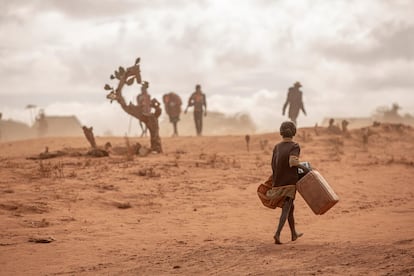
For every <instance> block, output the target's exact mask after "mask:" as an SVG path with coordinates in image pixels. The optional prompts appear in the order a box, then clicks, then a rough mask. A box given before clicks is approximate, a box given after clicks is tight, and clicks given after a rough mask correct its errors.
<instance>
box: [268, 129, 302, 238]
mask: <svg viewBox="0 0 414 276" xmlns="http://www.w3.org/2000/svg"><path fill="white" fill-rule="evenodd" d="M295 134H296V126H295V124H294V123H293V122H283V123H282V125H281V126H280V135H281V136H282V137H283V140H282V142H280V143H278V144H277V145H276V146H275V147H274V149H273V156H272V171H273V175H272V187H273V188H272V189H271V190H269V191H268V192H267V196H268V197H269V198H271V199H272V200H274V201H275V202H278V205H277V206H278V207H281V208H282V213H281V215H280V219H279V225H278V227H277V229H276V233H275V235H274V240H275V243H276V244H281V241H280V233H281V231H282V228H283V226H284V225H285V222H286V220H288V222H289V227H290V231H291V234H292V241H295V240H296V239H297V238H299V237H300V236H302V233H298V232H297V231H296V228H295V218H294V216H293V211H294V208H295V206H294V204H293V201H294V199H295V195H296V182H297V181H298V180H299V175H298V167H300V168H302V169H303V170H304V171H309V170H308V169H307V168H306V167H305V166H303V165H301V164H300V162H299V154H300V146H299V144H298V143H296V142H294V141H293V140H292V139H293V136H295Z"/></svg>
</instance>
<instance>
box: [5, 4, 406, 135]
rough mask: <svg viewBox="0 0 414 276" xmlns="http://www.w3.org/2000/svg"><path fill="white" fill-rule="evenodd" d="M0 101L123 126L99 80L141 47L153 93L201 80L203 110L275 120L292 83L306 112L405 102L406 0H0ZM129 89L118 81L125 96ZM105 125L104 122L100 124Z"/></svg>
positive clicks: (18, 112) (312, 115)
mask: <svg viewBox="0 0 414 276" xmlns="http://www.w3.org/2000/svg"><path fill="white" fill-rule="evenodd" d="M1 6H2V9H1V11H0V30H1V32H0V57H1V58H0V80H1V83H2V87H1V89H0V112H3V118H4V119H8V118H13V119H17V120H21V121H25V122H27V123H29V122H30V115H29V113H28V111H27V110H24V107H25V106H26V105H27V104H35V105H37V106H38V107H39V108H44V109H45V111H46V113H47V114H52V115H74V113H76V115H77V116H78V118H79V120H80V121H81V122H82V123H83V124H87V125H94V126H95V130H96V132H97V133H98V134H102V133H104V132H105V131H107V130H111V131H112V132H113V133H114V134H118V135H121V134H122V135H123V134H124V133H125V132H126V130H127V128H128V119H129V117H128V115H126V114H124V113H123V112H122V111H120V109H119V107H118V106H116V105H110V104H109V103H108V102H107V101H106V100H105V98H104V91H103V90H102V88H103V85H104V83H105V82H106V80H107V79H108V77H109V74H110V73H111V72H112V71H113V69H114V68H116V67H117V66H119V65H125V64H128V63H129V62H130V61H131V60H132V59H133V58H135V57H137V56H140V57H141V58H142V66H141V70H142V75H143V76H142V77H143V79H144V80H147V81H149V82H150V88H149V92H150V94H151V95H152V96H154V97H157V98H158V99H159V100H160V99H161V96H162V94H164V93H167V92H169V91H175V92H177V93H178V94H180V95H181V96H182V98H183V100H185V101H186V100H187V99H188V96H189V95H190V93H191V92H192V91H194V85H195V84H196V83H201V84H202V85H203V90H204V91H205V93H207V96H208V98H207V100H208V105H209V109H210V110H215V111H219V112H224V113H227V114H229V113H236V112H243V113H248V114H250V115H251V116H252V118H253V120H254V122H255V123H256V124H257V128H258V130H259V131H265V130H267V131H269V130H272V131H273V130H275V128H276V127H277V126H276V125H277V124H275V122H278V121H280V120H281V119H282V115H281V108H282V105H283V102H284V100H285V97H286V92H287V89H288V87H290V86H291V85H292V84H293V82H295V81H300V82H301V83H302V84H303V89H302V90H303V91H304V102H305V106H306V107H307V110H308V116H307V117H304V116H302V117H300V118H299V124H300V125H313V124H315V123H316V122H321V120H322V119H323V117H325V116H336V117H338V116H339V117H344V116H349V115H350V114H352V115H353V116H358V117H365V116H369V115H371V114H372V112H373V111H374V110H375V109H376V108H377V107H378V106H390V104H391V103H394V102H397V103H399V104H400V105H401V107H402V110H401V112H402V113H407V112H409V113H412V112H413V110H414V94H413V93H412V91H413V87H414V80H413V78H412V72H414V60H413V59H414V53H413V52H414V50H413V49H414V35H413V34H414V19H413V18H414V17H413V16H412V11H413V10H414V3H413V2H412V1H403V0H397V1H373V0H372V1H264V0H262V1H207V0H200V1H191V2H189V1H150V2H148V1H99V2H91V1H90V2H85V1H70V2H67V1H48V0H44V1H36V0H35V1H1ZM138 92H139V91H138V88H137V87H133V88H130V90H129V91H128V92H126V97H127V98H129V100H135V95H136V94H137V93H138ZM108 128H110V129H108Z"/></svg>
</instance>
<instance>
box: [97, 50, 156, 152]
mask: <svg viewBox="0 0 414 276" xmlns="http://www.w3.org/2000/svg"><path fill="white" fill-rule="evenodd" d="M139 62H140V58H137V59H136V60H135V63H134V65H133V66H131V67H128V68H127V69H125V68H124V67H122V66H120V67H119V68H118V70H115V72H114V74H112V75H111V76H110V79H111V80H113V79H117V80H118V85H117V87H116V88H113V87H111V86H110V85H109V84H105V87H104V89H105V90H107V91H110V92H109V94H108V95H107V96H106V98H107V99H109V100H110V101H111V103H112V101H117V102H118V103H119V104H120V105H121V107H122V109H123V110H124V111H125V112H126V113H128V114H129V115H131V116H133V117H135V118H137V119H138V120H140V121H141V122H143V123H144V124H145V125H146V126H147V128H148V129H149V132H150V137H151V150H152V151H155V152H158V153H161V152H162V146H161V138H160V135H159V126H158V118H159V117H160V115H161V107H160V103H159V102H158V101H157V100H156V99H155V98H154V99H152V101H151V107H152V108H153V109H154V112H151V113H149V114H147V113H143V112H142V109H141V107H140V106H138V105H135V104H133V103H131V102H129V104H127V103H126V102H125V99H124V97H123V96H122V88H123V87H124V85H125V84H126V85H128V86H130V85H132V84H134V81H135V82H136V83H137V84H141V83H142V80H141V70H140V67H139ZM145 85H148V83H146V84H145Z"/></svg>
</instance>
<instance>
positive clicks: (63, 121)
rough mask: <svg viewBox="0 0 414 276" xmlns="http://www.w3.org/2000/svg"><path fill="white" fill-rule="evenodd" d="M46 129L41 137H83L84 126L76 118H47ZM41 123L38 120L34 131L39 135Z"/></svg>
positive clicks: (33, 127)
mask: <svg viewBox="0 0 414 276" xmlns="http://www.w3.org/2000/svg"><path fill="white" fill-rule="evenodd" d="M44 120H45V122H44V124H45V129H44V133H42V135H41V136H82V135H83V133H82V125H81V123H80V122H79V120H78V118H77V117H76V116H45V117H44ZM40 124H41V123H40V121H39V120H36V121H35V123H34V124H33V126H32V129H33V131H34V132H35V133H36V134H37V135H39V132H38V130H39V127H40Z"/></svg>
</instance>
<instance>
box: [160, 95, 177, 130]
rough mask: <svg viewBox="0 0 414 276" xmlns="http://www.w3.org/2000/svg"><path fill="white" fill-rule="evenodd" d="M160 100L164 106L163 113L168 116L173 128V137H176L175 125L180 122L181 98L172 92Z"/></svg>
mask: <svg viewBox="0 0 414 276" xmlns="http://www.w3.org/2000/svg"><path fill="white" fill-rule="evenodd" d="M162 100H163V102H164V105H165V112H166V113H167V114H168V117H169V118H170V122H171V123H172V124H173V126H174V134H173V136H178V130H177V123H178V121H179V120H180V114H181V104H182V102H181V98H180V96H178V95H177V94H175V93H174V92H170V93H168V94H165V95H164V96H162Z"/></svg>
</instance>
